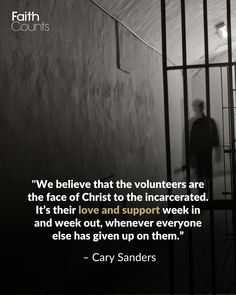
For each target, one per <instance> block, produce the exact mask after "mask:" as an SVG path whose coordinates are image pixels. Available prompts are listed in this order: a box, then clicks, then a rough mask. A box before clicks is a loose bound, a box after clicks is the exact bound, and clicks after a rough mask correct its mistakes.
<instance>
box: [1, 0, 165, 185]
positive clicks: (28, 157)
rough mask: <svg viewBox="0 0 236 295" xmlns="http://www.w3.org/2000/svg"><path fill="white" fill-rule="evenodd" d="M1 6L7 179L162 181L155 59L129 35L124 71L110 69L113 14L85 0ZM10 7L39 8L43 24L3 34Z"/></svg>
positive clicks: (159, 79)
mask: <svg viewBox="0 0 236 295" xmlns="http://www.w3.org/2000/svg"><path fill="white" fill-rule="evenodd" d="M3 3H4V5H2V9H1V27H2V28H3V29H2V34H1V37H0V38H1V39H0V42H1V43H0V44H1V47H0V49H1V56H0V77H1V81H2V83H1V86H0V96H1V109H0V112H1V113H0V120H1V132H0V134H1V135H0V138H1V169H2V170H3V171H4V174H5V176H6V177H7V179H12V180H17V181H22V180H23V181H25V180H27V181H28V180H30V179H32V178H35V177H39V176H42V177H50V176H51V177H65V178H67V177H77V178H81V177H83V178H88V177H89V178H99V177H104V176H108V175H110V174H111V173H113V174H114V175H115V176H116V177H124V178H125V177H132V178H139V177H149V178H152V177H156V178H157V179H158V178H160V179H162V178H164V177H165V142H164V141H165V138H164V112H163V93H162V67H161V56H159V55H158V54H157V53H155V52H154V51H152V50H151V49H149V48H148V47H147V46H145V45H144V44H142V43H141V42H140V41H138V40H137V39H135V38H134V37H133V36H131V35H130V36H129V38H127V42H128V43H126V44H125V46H126V47H127V48H132V56H133V62H132V65H131V72H130V73H126V72H123V71H121V70H119V69H118V68H117V64H116V59H117V48H116V35H115V24H114V21H113V20H112V19H111V18H110V17H109V16H107V15H106V14H104V13H103V12H102V11H100V10H99V9H98V8H97V7H96V6H94V5H93V4H91V3H90V2H89V1H87V0H80V1H75V0H74V1H73V0H69V1H62V0H59V1H48V2H45V1H30V2H28V1H21V2H20V3H19V2H18V1H5V2H3ZM12 10H18V11H25V10H27V11H29V10H34V11H35V12H40V17H41V19H42V20H44V22H47V23H49V24H50V31H49V32H12V31H11V30H10V15H11V11H12ZM123 31H124V30H123ZM120 34H127V32H126V33H125V32H123V33H122V30H120ZM128 34H129V33H128ZM122 54H123V55H124V54H125V53H124V50H123V53H122ZM121 58H122V57H121Z"/></svg>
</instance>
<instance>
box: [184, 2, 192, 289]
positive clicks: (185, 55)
mask: <svg viewBox="0 0 236 295" xmlns="http://www.w3.org/2000/svg"><path fill="white" fill-rule="evenodd" d="M185 13H186V9H185V0H181V24H182V26H181V27H182V62H183V94H184V135H185V154H186V181H187V194H188V195H190V194H191V189H190V188H189V183H190V151H189V142H190V141H189V117H188V72H187V71H188V70H187V67H186V66H187V40H186V16H185ZM191 219H192V215H191V214H189V220H191ZM188 246H189V247H188V251H189V255H188V263H189V294H193V290H194V280H193V236H192V230H191V228H190V229H189V231H188Z"/></svg>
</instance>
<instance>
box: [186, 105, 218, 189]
mask: <svg viewBox="0 0 236 295" xmlns="http://www.w3.org/2000/svg"><path fill="white" fill-rule="evenodd" d="M193 111H194V112H195V114H196V120H195V121H194V122H193V125H192V128H191V134H190V157H191V158H190V162H191V166H192V168H195V169H196V172H197V178H198V181H199V182H204V184H205V189H202V190H199V193H201V194H202V193H203V192H204V191H205V192H207V191H208V182H209V178H210V175H211V166H212V164H211V163H212V150H213V148H215V150H216V152H215V156H216V159H215V160H216V161H219V160H220V149H219V135H218V130H217V127H216V124H215V121H214V120H213V119H212V118H208V117H206V116H205V114H204V102H203V101H202V100H195V101H194V102H193Z"/></svg>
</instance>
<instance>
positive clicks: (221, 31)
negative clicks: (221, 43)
mask: <svg viewBox="0 0 236 295" xmlns="http://www.w3.org/2000/svg"><path fill="white" fill-rule="evenodd" d="M216 33H217V36H218V37H219V39H220V40H222V39H226V38H227V36H228V33H227V29H226V25H225V23H224V22H221V23H219V24H218V25H216Z"/></svg>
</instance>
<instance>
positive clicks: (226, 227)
mask: <svg viewBox="0 0 236 295" xmlns="http://www.w3.org/2000/svg"><path fill="white" fill-rule="evenodd" d="M220 92H221V106H222V113H221V121H222V141H223V142H222V146H223V153H222V154H223V171H224V192H225V195H224V196H225V200H226V192H227V185H226V163H225V153H224V149H225V148H226V146H225V116H224V91H223V71H222V67H220ZM225 232H226V235H228V215H227V211H226V210H225Z"/></svg>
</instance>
